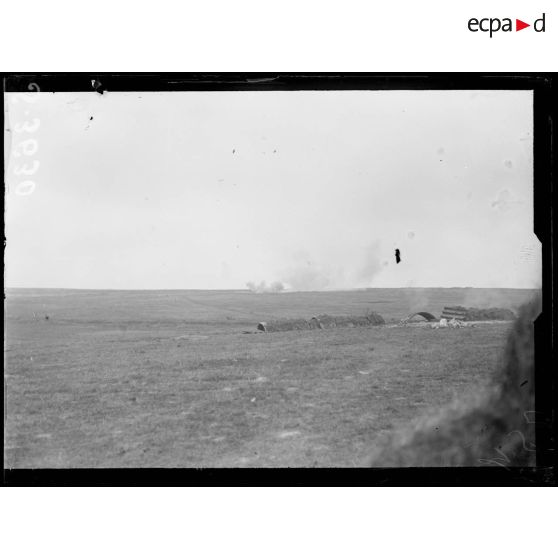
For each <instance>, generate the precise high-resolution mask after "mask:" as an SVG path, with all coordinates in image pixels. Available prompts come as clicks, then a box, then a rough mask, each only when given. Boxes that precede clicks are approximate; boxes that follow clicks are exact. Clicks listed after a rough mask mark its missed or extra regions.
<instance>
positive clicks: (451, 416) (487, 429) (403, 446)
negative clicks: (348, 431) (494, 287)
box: [371, 299, 541, 467]
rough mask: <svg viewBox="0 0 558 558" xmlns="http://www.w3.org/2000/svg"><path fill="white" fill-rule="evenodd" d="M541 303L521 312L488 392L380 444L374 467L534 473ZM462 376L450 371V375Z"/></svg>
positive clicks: (474, 395)
mask: <svg viewBox="0 0 558 558" xmlns="http://www.w3.org/2000/svg"><path fill="white" fill-rule="evenodd" d="M540 309H541V302H540V299H536V300H534V301H532V302H531V303H530V304H528V305H526V306H525V307H524V308H522V309H521V311H520V315H519V318H518V319H517V321H516V322H515V323H514V325H513V329H512V330H511V332H510V334H509V336H508V339H507V342H506V346H505V350H504V353H503V357H502V358H501V360H500V362H499V365H498V366H497V369H496V373H495V375H494V377H493V381H492V382H491V384H490V385H489V386H488V387H483V388H482V389H478V390H477V391H476V392H473V393H472V394H471V395H470V396H469V397H465V398H463V397H460V398H456V399H455V400H454V402H453V403H452V404H450V405H449V406H447V407H446V408H444V409H443V410H442V411H440V412H438V413H434V414H429V415H425V416H424V417H423V418H422V419H419V420H418V421H417V422H416V423H415V424H413V425H411V426H408V427H406V428H404V429H402V430H400V431H399V432H396V433H395V434H392V435H390V436H389V437H388V438H387V439H384V440H383V441H379V442H377V443H376V448H375V449H374V450H373V454H372V458H371V466H372V467H419V466H427V467H438V466H440V467H455V466H460V467H474V466H487V465H494V466H498V465H499V466H511V467H532V466H534V465H535V464H536V463H535V453H536V452H535V429H534V421H532V417H531V416H530V415H529V413H532V412H533V409H534V408H535V382H534V363H535V360H534V354H535V353H534V331H533V321H534V320H535V318H536V317H537V316H538V315H539V313H540ZM456 372H457V371H456V370H453V369H451V368H448V375H449V377H450V378H451V375H452V374H455V373H456Z"/></svg>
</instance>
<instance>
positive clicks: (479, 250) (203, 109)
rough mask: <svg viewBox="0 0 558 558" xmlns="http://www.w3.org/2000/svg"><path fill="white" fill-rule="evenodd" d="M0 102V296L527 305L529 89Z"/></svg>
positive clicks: (530, 270) (534, 251)
mask: <svg viewBox="0 0 558 558" xmlns="http://www.w3.org/2000/svg"><path fill="white" fill-rule="evenodd" d="M4 99H5V105H6V110H7V111H8V113H7V115H6V128H7V130H8V131H6V132H5V150H6V151H5V152H6V163H7V164H6V184H7V185H8V193H7V194H6V215H5V218H6V237H7V247H6V253H5V264H6V271H5V278H6V279H5V280H6V285H7V286H8V287H67V288H113V289H141V288H145V289H167V288H169V289H181V288H185V289H188V288H200V289H239V288H245V287H246V283H247V282H256V283H260V282H262V281H266V282H268V283H271V282H273V281H280V282H282V283H284V284H285V285H286V286H287V287H290V288H293V289H302V290H305V289H309V290H314V289H316V290H318V289H342V288H357V287H406V286H413V287H452V286H457V287H465V286H469V287H521V288H535V287H540V283H541V281H540V275H541V261H540V246H539V243H538V241H537V239H536V237H535V236H534V235H533V233H532V230H533V183H532V176H533V158H532V147H533V143H532V139H533V138H532V117H533V114H532V93H531V92H530V91H381V92H372V91H305V92H298V91H288V92H287V91H284V92H279V91H274V92H271V91H265V92H264V91H258V92H161V93H145V92H138V93H121V92H110V91H109V92H105V93H104V94H103V95H99V94H98V93H55V94H53V93H37V94H34V96H33V100H34V99H36V101H35V102H25V101H23V100H22V98H21V97H20V98H19V99H18V100H17V101H15V102H14V94H6V95H5V97H4ZM26 111H27V112H26ZM91 117H93V119H92V120H91ZM34 119H38V125H37V121H35V120H34ZM25 122H28V123H29V124H28V125H27V128H31V129H32V130H33V131H31V132H29V131H25V129H24V128H25V127H26V126H25ZM18 130H19V131H18ZM27 139H34V140H36V142H37V143H36V146H38V149H37V151H36V153H34V154H31V155H25V154H21V155H20V156H19V157H16V156H15V155H14V154H13V150H14V149H15V150H16V153H20V152H21V151H22V147H19V148H18V144H19V142H20V141H24V140H27ZM28 145H30V144H28ZM29 150H30V151H33V149H32V148H30V149H29ZM35 160H36V161H37V162H38V170H37V171H36V172H35V173H34V174H33V175H25V174H22V171H25V170H26V169H30V168H32V167H37V163H33V161H35ZM26 163H27V165H28V166H23V165H24V164H26ZM17 173H19V174H17ZM25 179H32V180H33V181H34V182H35V189H34V191H33V193H32V194H30V195H26V196H21V195H17V192H16V190H17V185H18V183H19V182H21V181H22V180H25ZM395 248H399V250H400V251H401V257H402V262H401V263H400V264H396V263H395V258H394V251H395Z"/></svg>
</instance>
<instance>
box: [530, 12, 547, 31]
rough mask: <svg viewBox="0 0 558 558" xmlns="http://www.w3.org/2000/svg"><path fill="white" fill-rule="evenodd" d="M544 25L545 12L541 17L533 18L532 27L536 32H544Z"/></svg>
mask: <svg viewBox="0 0 558 558" xmlns="http://www.w3.org/2000/svg"><path fill="white" fill-rule="evenodd" d="M544 26H545V14H543V15H542V17H541V18H539V19H536V20H535V23H533V29H534V30H535V31H536V32H537V33H544Z"/></svg>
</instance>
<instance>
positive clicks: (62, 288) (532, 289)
mask: <svg viewBox="0 0 558 558" xmlns="http://www.w3.org/2000/svg"><path fill="white" fill-rule="evenodd" d="M374 289H384V290H385V289H409V290H410V289H505V290H516V291H537V290H541V289H542V287H469V286H467V287H459V286H452V287H349V288H345V289H308V290H294V289H284V290H282V291H274V292H257V291H252V290H251V289H246V288H245V289H230V288H229V289H227V288H222V289H203V288H176V289H169V288H140V289H134V288H131V289H121V288H107V287H101V288H96V287H6V286H5V287H4V290H5V291H8V290H28V291H124V292H128V291H137V292H143V291H216V292H218V291H237V292H248V293H250V292H251V293H254V294H288V293H328V292H329V293H331V292H347V291H369V290H374Z"/></svg>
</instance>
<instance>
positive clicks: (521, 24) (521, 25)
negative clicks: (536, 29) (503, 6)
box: [515, 19, 531, 31]
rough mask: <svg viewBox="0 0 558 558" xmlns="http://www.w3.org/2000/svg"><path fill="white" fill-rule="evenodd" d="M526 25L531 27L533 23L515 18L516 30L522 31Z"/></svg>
mask: <svg viewBox="0 0 558 558" xmlns="http://www.w3.org/2000/svg"><path fill="white" fill-rule="evenodd" d="M525 27H531V24H529V23H525V22H524V21H521V20H520V19H516V20H515V30H516V31H521V30H522V29H525Z"/></svg>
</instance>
